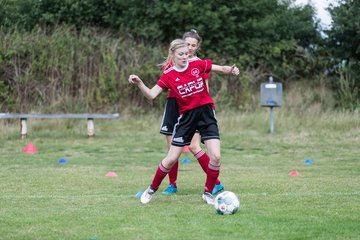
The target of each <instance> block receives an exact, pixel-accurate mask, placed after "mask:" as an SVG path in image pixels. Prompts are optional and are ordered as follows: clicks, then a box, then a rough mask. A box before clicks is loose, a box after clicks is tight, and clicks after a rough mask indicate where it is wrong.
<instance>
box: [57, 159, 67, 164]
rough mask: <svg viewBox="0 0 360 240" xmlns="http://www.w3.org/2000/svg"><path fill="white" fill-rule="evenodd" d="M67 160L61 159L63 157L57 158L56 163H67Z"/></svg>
mask: <svg viewBox="0 0 360 240" xmlns="http://www.w3.org/2000/svg"><path fill="white" fill-rule="evenodd" d="M67 162H68V160H66V159H63V158H62V159H59V160H58V163H67Z"/></svg>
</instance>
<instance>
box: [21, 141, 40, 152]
mask: <svg viewBox="0 0 360 240" xmlns="http://www.w3.org/2000/svg"><path fill="white" fill-rule="evenodd" d="M23 152H24V153H37V152H38V149H37V148H36V147H35V145H34V144H32V143H29V144H28V145H27V146H26V147H24V148H23Z"/></svg>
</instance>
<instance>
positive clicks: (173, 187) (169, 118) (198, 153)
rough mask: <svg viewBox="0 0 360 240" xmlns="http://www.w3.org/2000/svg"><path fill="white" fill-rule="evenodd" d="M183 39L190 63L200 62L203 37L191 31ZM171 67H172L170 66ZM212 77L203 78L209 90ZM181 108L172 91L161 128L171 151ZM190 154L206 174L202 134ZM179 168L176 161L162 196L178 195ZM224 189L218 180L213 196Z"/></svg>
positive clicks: (207, 156) (207, 74)
mask: <svg viewBox="0 0 360 240" xmlns="http://www.w3.org/2000/svg"><path fill="white" fill-rule="evenodd" d="M183 39H184V40H185V42H186V44H187V46H188V48H189V61H194V60H199V58H198V57H197V56H196V52H197V51H198V50H199V48H200V44H201V37H200V36H199V34H198V33H197V31H196V30H194V29H191V31H189V32H186V33H184V35H183ZM168 67H170V66H168ZM209 77H210V74H209V73H205V74H204V75H203V78H204V80H205V83H206V87H207V89H209V85H208V78H209ZM178 109H179V107H178V104H177V101H176V98H175V95H174V94H173V92H172V91H170V92H169V94H168V96H167V99H166V104H165V110H164V114H163V118H162V123H161V127H160V133H161V134H163V135H165V137H166V142H167V146H168V149H170V146H171V140H172V134H173V130H174V126H175V124H176V123H177V120H178V118H179V116H180V113H179V110H178ZM189 150H190V152H191V153H192V154H193V155H194V157H195V158H196V159H197V160H198V163H199V164H200V166H201V168H202V169H203V171H204V172H205V173H206V171H207V167H208V165H209V161H210V158H209V155H208V154H207V153H206V152H205V151H204V150H203V149H202V148H201V147H200V134H199V132H198V131H197V132H196V133H195V134H194V136H193V139H192V140H191V143H190V145H189ZM178 168H179V161H176V162H175V164H174V166H172V168H171V170H170V172H169V174H168V176H169V186H168V187H167V188H166V189H165V190H164V191H163V192H162V194H165V195H170V194H173V193H176V192H177V191H178V188H177V183H176V180H177V175H178ZM223 189H224V186H223V185H222V184H221V182H220V181H219V180H218V179H217V180H216V182H215V187H214V189H213V191H212V194H213V195H215V194H217V193H218V192H220V191H222V190H223Z"/></svg>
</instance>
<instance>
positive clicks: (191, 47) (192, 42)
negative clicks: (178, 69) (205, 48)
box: [184, 37, 199, 57]
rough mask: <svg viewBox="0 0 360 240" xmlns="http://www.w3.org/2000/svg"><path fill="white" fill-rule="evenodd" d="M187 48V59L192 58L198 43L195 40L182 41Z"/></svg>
mask: <svg viewBox="0 0 360 240" xmlns="http://www.w3.org/2000/svg"><path fill="white" fill-rule="evenodd" d="M184 40H185V42H186V44H187V46H188V48H189V57H194V56H195V54H196V51H197V50H198V49H199V42H198V40H196V39H195V38H191V37H187V38H185V39H184Z"/></svg>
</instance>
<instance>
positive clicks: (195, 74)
mask: <svg viewBox="0 0 360 240" xmlns="http://www.w3.org/2000/svg"><path fill="white" fill-rule="evenodd" d="M199 73H200V70H199V69H197V68H193V69H191V75H193V76H199Z"/></svg>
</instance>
